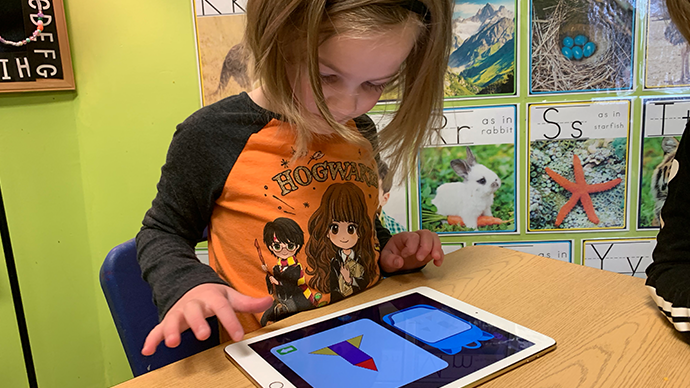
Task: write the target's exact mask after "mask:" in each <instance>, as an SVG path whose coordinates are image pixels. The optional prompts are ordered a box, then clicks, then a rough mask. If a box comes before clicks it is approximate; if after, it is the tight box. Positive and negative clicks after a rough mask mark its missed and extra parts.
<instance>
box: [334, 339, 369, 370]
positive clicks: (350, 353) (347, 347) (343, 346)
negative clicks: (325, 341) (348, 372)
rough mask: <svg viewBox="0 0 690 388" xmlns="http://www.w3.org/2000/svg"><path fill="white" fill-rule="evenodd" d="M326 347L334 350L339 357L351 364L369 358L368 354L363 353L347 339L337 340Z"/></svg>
mask: <svg viewBox="0 0 690 388" xmlns="http://www.w3.org/2000/svg"><path fill="white" fill-rule="evenodd" d="M328 348H329V349H331V350H332V351H334V352H335V353H336V354H338V355H339V356H340V357H342V358H344V359H345V360H347V362H349V363H350V364H352V365H357V364H359V363H360V362H364V361H366V360H368V359H370V358H371V356H370V355H368V354H366V353H364V352H363V351H361V350H360V349H359V348H358V347H356V346H355V345H353V344H351V343H349V342H347V341H342V342H338V343H337V344H334V345H331V346H329V347H328Z"/></svg>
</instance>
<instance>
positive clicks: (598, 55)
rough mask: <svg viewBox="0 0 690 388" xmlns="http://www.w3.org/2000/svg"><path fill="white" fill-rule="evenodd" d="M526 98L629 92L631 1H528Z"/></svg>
mask: <svg viewBox="0 0 690 388" xmlns="http://www.w3.org/2000/svg"><path fill="white" fill-rule="evenodd" d="M530 9H531V15H530V17H531V40H530V58H531V61H530V62H531V63H530V69H531V70H530V93H533V94H540V93H559V92H561V93H562V92H583V91H609V90H629V89H631V88H632V85H633V51H634V47H635V45H634V43H635V39H634V33H635V28H634V26H635V23H634V21H635V0H597V1H593V0H531V1H530Z"/></svg>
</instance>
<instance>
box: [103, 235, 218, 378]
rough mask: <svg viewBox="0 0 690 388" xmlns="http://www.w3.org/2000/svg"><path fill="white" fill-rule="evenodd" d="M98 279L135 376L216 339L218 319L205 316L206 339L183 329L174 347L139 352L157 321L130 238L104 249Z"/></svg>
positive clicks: (151, 298) (161, 346) (173, 360)
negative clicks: (106, 251) (109, 249)
mask: <svg viewBox="0 0 690 388" xmlns="http://www.w3.org/2000/svg"><path fill="white" fill-rule="evenodd" d="M100 280H101V288H102V289H103V294H104V295H105V299H106V300H107V301H108V307H110V313H111V314H112V316H113V320H114V321H115V326H116V327H117V332H118V334H119V335H120V341H122V346H123V347H124V349H125V354H126V355H127V360H128V361H129V366H130V368H132V373H133V374H134V376H135V377H136V376H139V375H142V374H144V373H146V372H149V371H152V370H154V369H158V368H160V367H162V366H165V365H168V364H170V363H172V362H175V361H178V360H181V359H183V358H185V357H189V356H191V355H193V354H196V353H198V352H201V351H203V350H206V349H209V348H212V347H214V346H216V345H218V344H219V343H220V336H219V332H218V320H217V319H216V317H212V318H209V319H208V321H209V325H210V326H211V336H210V337H209V339H207V340H206V341H199V340H197V339H196V337H194V333H192V331H191V330H187V331H185V332H184V333H182V342H181V343H180V345H179V346H178V347H176V348H168V347H167V346H165V344H164V343H161V344H159V345H158V348H157V349H156V353H154V354H153V355H152V356H144V355H142V354H141V348H142V347H143V346H144V340H145V339H146V336H147V335H148V333H149V332H150V331H151V329H153V328H154V327H155V326H156V325H157V324H158V310H157V309H156V306H155V305H154V304H153V295H152V293H151V288H150V287H149V285H148V283H146V282H145V281H144V280H143V279H142V278H141V269H140V268H139V263H138V262H137V249H136V245H135V242H134V239H132V240H129V241H127V242H124V243H122V244H120V245H118V246H116V247H115V248H113V249H112V250H111V251H110V252H109V253H108V255H107V256H106V258H105V261H104V262H103V265H102V266H101V271H100Z"/></svg>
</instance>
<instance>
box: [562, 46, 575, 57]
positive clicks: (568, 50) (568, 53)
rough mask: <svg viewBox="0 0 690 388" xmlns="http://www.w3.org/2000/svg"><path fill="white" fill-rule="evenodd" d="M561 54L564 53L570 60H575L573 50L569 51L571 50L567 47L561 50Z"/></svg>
mask: <svg viewBox="0 0 690 388" xmlns="http://www.w3.org/2000/svg"><path fill="white" fill-rule="evenodd" d="M561 52H562V53H563V55H564V56H565V57H566V58H568V59H573V50H571V49H569V48H567V47H563V48H562V49H561Z"/></svg>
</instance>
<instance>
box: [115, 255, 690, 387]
mask: <svg viewBox="0 0 690 388" xmlns="http://www.w3.org/2000/svg"><path fill="white" fill-rule="evenodd" d="M418 286H428V287H431V288H434V289H436V290H438V291H441V292H443V293H446V294H448V295H451V296H453V297H455V298H458V299H460V300H462V301H464V302H467V303H469V304H472V305H475V306H477V307H479V308H481V309H484V310H486V311H489V312H491V313H494V314H496V315H499V316H501V317H503V318H506V319H508V320H511V321H514V322H516V323H519V324H521V325H523V326H526V327H528V328H531V329H533V330H536V331H538V332H541V333H543V334H545V335H547V336H549V337H552V338H554V339H555V340H556V342H557V348H556V350H555V351H552V352H550V353H547V354H546V355H544V356H543V357H541V358H539V359H537V360H535V361H532V362H529V363H527V364H525V365H522V366H520V367H518V368H516V369H514V370H512V371H509V372H508V373H506V374H503V375H501V376H498V377H496V378H495V379H493V380H491V381H489V382H487V383H485V384H483V385H482V388H495V387H510V388H519V387H526V388H527V387H529V388H537V387H544V388H546V387H559V388H569V387H583V388H584V387H592V388H602V387H615V388H631V387H643V388H654V387H665V388H667V387H679V388H680V387H682V388H687V387H690V345H688V344H687V343H686V342H684V341H683V339H682V337H681V336H680V335H679V334H678V333H676V332H675V330H674V329H673V327H672V326H671V325H670V324H669V322H668V321H667V320H666V319H665V318H664V317H663V316H662V315H661V313H660V312H659V310H658V309H657V307H656V305H655V304H654V302H653V301H652V300H651V298H650V297H649V294H648V292H647V290H646V288H645V287H644V280H642V279H639V278H634V277H630V276H625V275H620V274H616V273H612V272H607V271H602V270H599V269H594V268H588V267H583V266H578V265H574V264H568V263H564V262H560V261H557V260H553V259H547V258H543V257H539V256H533V255H530V254H526V253H520V252H516V251H512V250H507V249H503V248H498V247H492V246H473V247H467V248H463V249H460V250H458V251H456V252H454V253H451V254H449V255H447V256H446V259H445V262H444V264H443V266H442V267H440V268H437V267H434V266H433V265H429V266H427V268H426V269H424V271H423V272H420V273H415V274H410V275H401V276H394V277H391V278H388V279H384V280H383V281H381V283H379V284H378V285H376V286H375V287H373V288H372V289H370V290H367V291H365V292H363V293H361V294H359V295H356V296H353V297H350V298H347V299H345V300H342V301H340V302H338V303H335V304H333V305H329V306H326V307H322V308H319V309H316V310H311V311H306V312H302V313H299V314H297V315H294V316H292V317H290V318H287V319H284V320H282V321H280V322H278V323H275V324H273V325H270V326H269V327H266V328H263V329H261V330H258V331H256V332H253V333H251V334H250V335H249V336H250V337H251V336H255V335H259V334H263V333H266V332H268V331H271V330H275V329H279V328H283V327H285V326H288V325H291V324H295V323H298V322H302V321H305V320H308V319H312V318H315V317H318V316H321V315H325V314H328V313H332V312H335V311H338V310H342V309H345V308H348V307H352V306H355V305H357V304H360V303H363V302H368V301H371V300H374V299H377V298H380V297H383V296H387V295H390V294H394V293H397V292H401V291H404V290H407V289H410V288H414V287H418ZM226 345H227V344H226ZM223 349H224V345H219V346H217V347H215V348H213V349H209V350H207V351H205V352H202V353H199V354H197V355H195V356H192V357H189V358H187V359H184V360H182V361H179V362H177V363H174V364H171V365H168V366H166V367H163V368H161V369H158V370H155V371H152V372H149V373H147V374H145V375H142V376H139V377H137V378H134V379H132V380H129V381H126V382H124V383H122V384H120V385H118V387H119V388H138V387H147V388H148V387H166V388H173V387H204V388H205V387H237V388H244V387H246V388H252V387H254V385H253V384H252V383H251V382H250V381H249V380H248V379H247V378H246V377H245V376H244V375H243V373H242V372H241V371H240V370H238V369H237V368H236V367H235V366H234V365H233V364H232V363H231V362H230V361H229V360H228V359H227V358H226V357H225V353H224V351H223Z"/></svg>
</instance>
